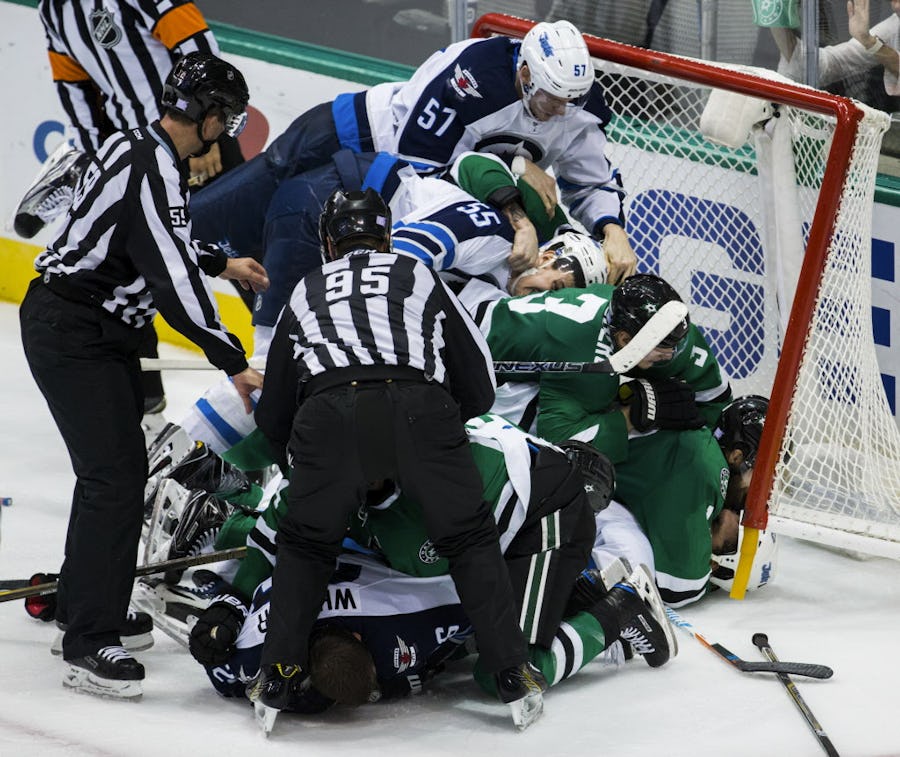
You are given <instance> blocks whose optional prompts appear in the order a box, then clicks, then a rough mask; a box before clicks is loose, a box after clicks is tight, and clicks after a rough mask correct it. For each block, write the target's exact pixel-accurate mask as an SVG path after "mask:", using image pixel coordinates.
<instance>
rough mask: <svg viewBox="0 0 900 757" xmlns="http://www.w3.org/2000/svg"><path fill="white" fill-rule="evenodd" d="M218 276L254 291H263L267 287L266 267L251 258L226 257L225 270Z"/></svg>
mask: <svg viewBox="0 0 900 757" xmlns="http://www.w3.org/2000/svg"><path fill="white" fill-rule="evenodd" d="M219 276H221V278H223V279H232V280H234V281H237V282H238V283H239V284H240V285H241V286H242V287H243V288H244V289H247V290H249V289H252V290H253V291H254V292H265V291H266V290H267V289H268V288H269V275H268V274H267V273H266V269H265V268H263V267H262V265H261V264H260V263H259V262H257V261H256V260H254V259H253V258H228V263H226V265H225V270H224V271H222V273H220V274H219Z"/></svg>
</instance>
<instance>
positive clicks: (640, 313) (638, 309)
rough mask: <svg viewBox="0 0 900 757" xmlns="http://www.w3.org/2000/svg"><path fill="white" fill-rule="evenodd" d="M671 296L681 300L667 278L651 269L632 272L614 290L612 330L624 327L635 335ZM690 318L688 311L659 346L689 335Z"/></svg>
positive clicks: (609, 317)
mask: <svg viewBox="0 0 900 757" xmlns="http://www.w3.org/2000/svg"><path fill="white" fill-rule="evenodd" d="M672 300H677V301H678V302H681V301H682V299H681V297H680V296H679V295H678V292H676V291H675V290H674V289H673V288H672V286H671V285H670V284H669V283H668V282H667V281H666V280H665V279H662V278H660V277H659V276H654V275H653V274H651V273H636V274H634V275H633V276H629V277H628V278H627V279H625V281H623V282H622V283H621V284H619V286H617V287H616V288H615V290H614V291H613V295H612V300H611V301H610V303H609V309H608V310H607V315H608V319H609V326H610V330H611V331H612V333H613V334H615V333H616V332H618V331H625V332H627V333H629V334H631V336H634V335H635V334H637V332H638V331H640V330H641V329H642V328H643V326H644V324H646V323H647V321H649V320H650V318H651V317H652V316H653V315H654V314H655V313H656V311H658V310H659V309H660V308H661V307H662V306H663V305H665V304H666V303H667V302H671V301H672ZM690 322H691V320H690V316H688V315H686V316H685V317H684V319H683V320H682V321H681V323H679V324H678V325H677V326H676V327H675V328H674V329H672V331H671V332H670V333H669V335H668V336H667V337H666V338H665V339H663V340H662V341H661V342H660V343H659V346H660V347H666V348H668V347H674V346H675V345H677V344H678V343H679V342H680V341H681V340H682V339H684V337H685V336H686V335H687V333H688V327H689V326H690Z"/></svg>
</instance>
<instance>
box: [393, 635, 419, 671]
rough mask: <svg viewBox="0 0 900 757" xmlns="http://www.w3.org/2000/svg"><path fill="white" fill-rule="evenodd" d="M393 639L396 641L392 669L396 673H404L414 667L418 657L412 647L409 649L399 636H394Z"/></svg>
mask: <svg viewBox="0 0 900 757" xmlns="http://www.w3.org/2000/svg"><path fill="white" fill-rule="evenodd" d="M394 638H395V639H397V646H396V647H394V668H395V669H396V671H397V672H398V673H405V672H406V671H407V670H409V669H410V668H411V667H413V666H415V664H416V661H417V660H418V658H419V655H418V653H417V652H416V648H415V647H414V646H413V647H411V646H410V645H409V644H407V643H406V642H405V641H403V639H401V638H400V637H399V636H395V637H394Z"/></svg>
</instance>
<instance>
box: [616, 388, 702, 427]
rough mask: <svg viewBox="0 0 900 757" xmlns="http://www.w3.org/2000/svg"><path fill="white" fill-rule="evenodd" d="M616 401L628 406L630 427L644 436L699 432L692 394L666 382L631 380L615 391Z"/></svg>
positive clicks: (699, 418) (698, 412)
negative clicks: (657, 432) (671, 431)
mask: <svg viewBox="0 0 900 757" xmlns="http://www.w3.org/2000/svg"><path fill="white" fill-rule="evenodd" d="M619 400H620V401H621V402H622V403H623V404H626V405H628V406H629V408H630V415H631V425H632V426H634V428H635V430H637V431H640V432H641V433H644V432H646V431H654V430H656V429H675V430H685V429H696V428H702V427H703V424H704V420H703V416H702V415H700V411H699V410H698V409H697V402H696V400H695V398H694V390H693V389H691V387H689V386H688V385H687V384H685V383H684V382H683V381H677V380H675V379H670V378H654V379H635V380H633V381H629V382H627V383H625V384H622V386H620V387H619Z"/></svg>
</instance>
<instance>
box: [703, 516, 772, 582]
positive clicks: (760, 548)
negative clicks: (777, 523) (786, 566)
mask: <svg viewBox="0 0 900 757" xmlns="http://www.w3.org/2000/svg"><path fill="white" fill-rule="evenodd" d="M744 534H745V529H744V527H743V526H738V542H737V549H736V550H735V551H734V552H732V553H731V554H727V555H713V556H712V559H713V560H714V561H715V562H716V564H717V565H718V567H717V568H715V569H714V570H713V571H712V573H711V574H710V577H709V580H710V582H711V583H713V584H714V585H716V586H718V587H719V588H720V589H725V590H726V591H729V592H730V591H731V585H732V583H733V582H734V574H735V571H737V566H738V561H739V560H740V557H741V543H742V542H743V540H744ZM777 557H778V542H777V540H776V539H775V534H774V533H772V532H771V531H760V532H759V544H758V545H757V547H756V556H755V557H754V558H753V565H751V566H750V580H749V581H748V582H747V590H748V591H754V590H756V589H760V588H762V587H763V586H765V585H766V584H767V583H769V582H770V581H771V580H772V578H773V576H774V575H775V567H776V563H777Z"/></svg>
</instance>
